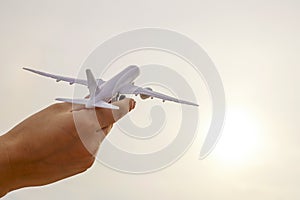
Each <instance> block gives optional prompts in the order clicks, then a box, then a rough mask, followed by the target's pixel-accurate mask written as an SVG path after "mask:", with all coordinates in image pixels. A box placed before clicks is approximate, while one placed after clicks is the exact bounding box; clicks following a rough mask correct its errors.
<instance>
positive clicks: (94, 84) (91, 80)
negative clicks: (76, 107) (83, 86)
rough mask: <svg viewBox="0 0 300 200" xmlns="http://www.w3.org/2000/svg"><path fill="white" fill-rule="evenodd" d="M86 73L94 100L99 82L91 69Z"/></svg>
mask: <svg viewBox="0 0 300 200" xmlns="http://www.w3.org/2000/svg"><path fill="white" fill-rule="evenodd" d="M85 72H86V77H87V84H88V88H89V92H90V98H93V97H95V93H96V90H97V81H96V79H95V77H94V75H93V73H92V71H91V70H90V69H87V70H86V71H85Z"/></svg>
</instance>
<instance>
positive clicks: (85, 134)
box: [0, 98, 135, 197]
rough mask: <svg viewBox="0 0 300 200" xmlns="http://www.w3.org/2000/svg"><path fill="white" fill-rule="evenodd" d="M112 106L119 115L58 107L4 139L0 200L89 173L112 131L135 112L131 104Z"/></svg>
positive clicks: (29, 120) (123, 102) (1, 143)
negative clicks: (0, 198) (87, 171)
mask: <svg viewBox="0 0 300 200" xmlns="http://www.w3.org/2000/svg"><path fill="white" fill-rule="evenodd" d="M113 104H114V105H117V106H119V107H120V109H119V110H110V109H104V108H96V109H86V108H84V107H83V106H79V105H77V106H75V107H74V106H73V107H72V104H70V103H57V104H53V105H51V106H49V107H47V108H45V109H44V110H42V111H40V112H38V113H36V114H34V115H32V116H30V117H29V118H27V119H25V120H24V121H23V122H21V123H20V124H18V125H17V126H16V127H14V128H13V129H12V130H10V131H9V132H8V133H6V134H4V135H2V136H0V155H1V156H0V197H2V196H4V195H5V194H7V193H8V192H10V191H13V190H16V189H19V188H23V187H29V186H41V185H46V184H49V183H53V182H55V181H58V180H61V179H64V178H66V177H70V176H73V175H75V174H78V173H82V172H84V171H86V170H87V169H88V168H90V167H91V166H92V164H93V163H94V161H95V154H96V153H97V150H98V148H99V146H100V144H101V142H102V140H103V139H104V138H105V136H106V135H107V134H108V133H109V131H110V129H111V128H112V125H113V124H114V123H115V122H116V121H117V120H118V119H120V118H121V117H123V116H124V115H125V114H126V113H128V112H129V111H130V110H132V109H133V108H134V107H135V101H134V100H132V99H127V98H126V99H123V100H121V101H119V102H115V103H113ZM75 121H76V123H75Z"/></svg>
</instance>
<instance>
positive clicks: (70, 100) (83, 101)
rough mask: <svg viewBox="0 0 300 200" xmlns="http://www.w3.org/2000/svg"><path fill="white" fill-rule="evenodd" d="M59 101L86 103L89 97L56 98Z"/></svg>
mask: <svg viewBox="0 0 300 200" xmlns="http://www.w3.org/2000/svg"><path fill="white" fill-rule="evenodd" d="M55 100H57V101H63V102H69V103H74V104H84V105H85V104H86V103H87V102H88V99H66V98H56V99H55Z"/></svg>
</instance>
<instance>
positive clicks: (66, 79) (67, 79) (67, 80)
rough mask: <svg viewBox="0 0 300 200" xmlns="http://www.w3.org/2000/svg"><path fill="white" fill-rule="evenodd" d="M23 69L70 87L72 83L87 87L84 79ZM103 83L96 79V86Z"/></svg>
mask: <svg viewBox="0 0 300 200" xmlns="http://www.w3.org/2000/svg"><path fill="white" fill-rule="evenodd" d="M23 69H24V70H27V71H30V72H33V73H35V74H39V75H41V76H45V77H49V78H53V79H56V81H57V82H59V81H65V82H68V83H69V84H70V85H72V84H74V83H77V84H80V85H85V86H87V85H88V83H87V80H84V79H77V78H70V77H65V76H59V75H54V74H50V73H46V72H41V71H38V70H34V69H29V68H26V67H23ZM103 82H104V81H103V80H102V79H97V84H98V85H101V84H102V83H103Z"/></svg>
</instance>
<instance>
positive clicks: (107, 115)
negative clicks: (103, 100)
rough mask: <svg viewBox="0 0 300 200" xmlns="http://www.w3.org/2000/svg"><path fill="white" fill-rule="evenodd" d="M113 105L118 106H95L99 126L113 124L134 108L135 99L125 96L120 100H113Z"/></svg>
mask: <svg viewBox="0 0 300 200" xmlns="http://www.w3.org/2000/svg"><path fill="white" fill-rule="evenodd" d="M113 105H116V106H118V107H119V109H117V110H112V109H108V108H96V114H97V117H98V120H99V123H100V125H101V127H106V126H108V125H110V124H113V123H115V122H116V121H118V120H119V119H121V118H122V117H123V116H125V115H126V114H127V113H128V112H129V111H131V110H132V109H134V108H135V101H134V100H133V99H129V98H125V99H123V100H121V101H117V102H114V103H113Z"/></svg>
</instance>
